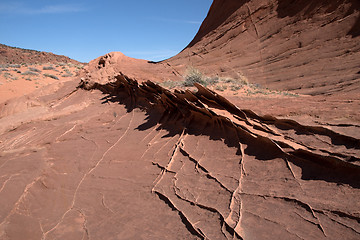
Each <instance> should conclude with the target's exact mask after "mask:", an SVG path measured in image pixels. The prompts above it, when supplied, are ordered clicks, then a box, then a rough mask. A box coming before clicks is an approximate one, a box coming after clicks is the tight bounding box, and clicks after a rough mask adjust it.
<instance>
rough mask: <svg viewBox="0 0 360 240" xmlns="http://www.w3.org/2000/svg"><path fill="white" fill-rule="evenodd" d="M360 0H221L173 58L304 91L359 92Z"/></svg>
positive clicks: (177, 63) (180, 63)
mask: <svg viewBox="0 0 360 240" xmlns="http://www.w3.org/2000/svg"><path fill="white" fill-rule="evenodd" d="M359 19H360V3H359V1H357V0H341V1H325V0H321V1H316V2H313V1H307V0H299V1H283V0H267V1H260V0H215V1H214V2H213V4H212V6H211V8H210V11H209V13H208V16H207V17H206V19H205V20H204V22H203V24H202V25H201V28H200V30H199V32H198V34H197V35H196V36H195V38H194V39H193V41H192V42H191V43H190V44H189V46H188V47H187V48H185V49H184V50H183V51H182V52H181V53H180V54H178V55H177V56H175V57H173V58H171V59H169V60H166V61H165V63H168V64H170V65H171V66H173V67H174V68H182V67H183V66H184V63H185V64H186V65H193V66H196V67H198V68H200V69H201V70H203V71H205V72H207V73H209V74H221V75H223V76H232V77H234V78H237V77H239V75H245V76H246V77H247V78H248V79H249V80H250V82H255V83H259V84H261V85H263V86H265V87H270V88H276V89H281V90H295V91H297V92H300V93H306V94H312V95H319V94H339V93H346V94H347V95H349V94H354V95H356V94H357V93H358V91H359V87H360V74H359V66H360V44H359V43H360V38H359V34H360V33H359V29H360V22H359Z"/></svg>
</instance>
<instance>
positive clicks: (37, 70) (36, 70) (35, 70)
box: [28, 67, 41, 73]
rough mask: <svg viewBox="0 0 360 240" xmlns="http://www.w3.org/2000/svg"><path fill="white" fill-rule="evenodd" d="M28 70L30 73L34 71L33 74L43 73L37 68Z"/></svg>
mask: <svg viewBox="0 0 360 240" xmlns="http://www.w3.org/2000/svg"><path fill="white" fill-rule="evenodd" d="M28 69H29V71H32V72H38V73H40V72H41V70H39V69H37V68H33V67H29V68H28Z"/></svg>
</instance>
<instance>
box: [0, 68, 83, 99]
mask: <svg viewBox="0 0 360 240" xmlns="http://www.w3.org/2000/svg"><path fill="white" fill-rule="evenodd" d="M82 67H83V65H81V64H79V65H75V64H72V63H58V64H50V63H49V64H22V65H21V64H1V66H0V102H4V101H6V100H8V99H10V98H13V97H20V96H24V95H26V94H29V93H31V92H32V91H34V90H35V89H39V88H41V87H43V86H46V85H48V84H52V83H55V82H63V81H68V80H71V79H72V78H73V77H74V76H75V75H76V74H77V72H78V71H79V70H80V69H81V68H82ZM48 69H49V70H48ZM56 78H57V79H56Z"/></svg>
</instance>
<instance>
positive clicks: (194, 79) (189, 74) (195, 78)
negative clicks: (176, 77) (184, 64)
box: [184, 67, 207, 87]
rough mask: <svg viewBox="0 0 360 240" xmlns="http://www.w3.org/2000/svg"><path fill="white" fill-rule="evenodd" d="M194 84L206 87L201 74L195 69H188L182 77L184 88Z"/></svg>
mask: <svg viewBox="0 0 360 240" xmlns="http://www.w3.org/2000/svg"><path fill="white" fill-rule="evenodd" d="M194 83H199V84H201V85H204V86H207V82H206V81H205V79H204V77H203V74H202V73H201V72H200V71H199V70H197V69H196V68H193V67H190V68H188V69H187V70H186V74H185V77H184V86H185V87H191V86H194Z"/></svg>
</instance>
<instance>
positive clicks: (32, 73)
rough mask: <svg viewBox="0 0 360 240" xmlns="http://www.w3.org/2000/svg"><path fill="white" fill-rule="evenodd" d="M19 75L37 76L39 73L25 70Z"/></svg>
mask: <svg viewBox="0 0 360 240" xmlns="http://www.w3.org/2000/svg"><path fill="white" fill-rule="evenodd" d="M21 75H33V76H37V75H39V74H38V73H36V72H32V71H26V72H23V73H21Z"/></svg>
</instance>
